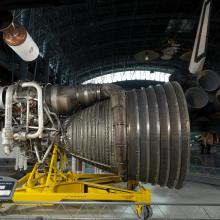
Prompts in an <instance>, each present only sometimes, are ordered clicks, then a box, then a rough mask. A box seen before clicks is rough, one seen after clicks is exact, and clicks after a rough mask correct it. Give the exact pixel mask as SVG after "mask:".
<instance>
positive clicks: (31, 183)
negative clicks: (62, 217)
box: [13, 145, 151, 216]
mask: <svg viewBox="0 0 220 220" xmlns="http://www.w3.org/2000/svg"><path fill="white" fill-rule="evenodd" d="M66 163H67V157H66V154H65V153H64V152H63V151H61V150H60V149H59V148H58V147H57V146H56V145H55V146H54V149H53V154H52V158H51V161H50V165H49V167H48V168H47V169H46V168H44V169H42V170H41V169H40V167H39V165H38V163H36V164H35V166H34V168H33V170H32V172H31V173H28V174H27V175H25V176H24V177H23V178H21V179H20V180H19V181H18V183H17V187H16V190H15V193H14V195H13V201H14V202H19V203H22V202H23V203H28V202H31V203H34V202H36V203H39V202H40V203H42V204H43V203H45V204H48V203H50V202H60V201H82V202H83V201H99V202H101V201H105V202H107V201H109V202H114V201H117V202H120V201H121V202H131V203H134V204H135V205H136V211H137V214H138V215H139V216H141V215H143V210H144V209H145V208H146V207H149V205H150V203H151V192H150V190H148V189H145V188H144V187H143V186H138V187H137V188H138V190H137V191H134V190H129V189H124V188H119V187H114V186H112V185H111V184H113V183H119V182H121V179H120V178H119V177H118V176H115V175H113V174H75V173H73V172H71V171H68V172H65V171H64V170H65V165H66ZM136 184H137V183H132V182H130V183H128V187H129V188H132V185H136ZM145 211H146V210H145ZM148 214H149V213H148Z"/></svg>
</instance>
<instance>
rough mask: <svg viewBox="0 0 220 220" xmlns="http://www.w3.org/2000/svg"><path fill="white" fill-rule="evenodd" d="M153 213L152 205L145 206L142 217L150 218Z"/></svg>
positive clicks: (145, 219) (144, 219)
mask: <svg viewBox="0 0 220 220" xmlns="http://www.w3.org/2000/svg"><path fill="white" fill-rule="evenodd" d="M152 215H153V210H152V208H151V207H150V206H144V207H143V208H142V219H143V220H147V219H149V218H151V217H152Z"/></svg>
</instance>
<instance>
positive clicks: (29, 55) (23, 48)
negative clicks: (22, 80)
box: [8, 32, 39, 61]
mask: <svg viewBox="0 0 220 220" xmlns="http://www.w3.org/2000/svg"><path fill="white" fill-rule="evenodd" d="M8 46H9V47H11V48H12V49H13V50H14V51H15V53H17V54H18V56H20V57H21V59H22V60H24V61H33V60H35V59H37V57H38V55H39V48H38V46H37V45H36V43H35V42H34V41H33V39H32V38H31V36H30V35H29V33H28V32H27V37H26V39H25V41H24V42H23V43H21V44H20V45H17V46H11V45H9V44H8Z"/></svg>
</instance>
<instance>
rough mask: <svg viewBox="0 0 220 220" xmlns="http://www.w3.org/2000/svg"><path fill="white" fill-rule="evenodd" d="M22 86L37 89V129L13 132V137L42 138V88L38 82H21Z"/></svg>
mask: <svg viewBox="0 0 220 220" xmlns="http://www.w3.org/2000/svg"><path fill="white" fill-rule="evenodd" d="M21 87H22V88H27V87H33V88H35V89H36V91H37V102H38V130H37V131H36V132H35V133H24V134H21V133H15V134H14V138H15V139H17V140H19V139H34V138H38V137H39V138H42V133H43V130H44V118H43V94H42V88H41V87H40V85H39V84H37V83H35V82H24V83H22V84H21Z"/></svg>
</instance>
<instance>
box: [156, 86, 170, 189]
mask: <svg viewBox="0 0 220 220" xmlns="http://www.w3.org/2000/svg"><path fill="white" fill-rule="evenodd" d="M154 90H155V93H156V96H157V102H158V108H159V115H160V173H159V179H158V184H159V185H160V186H166V185H167V181H168V178H169V173H170V163H171V161H170V115H169V108H168V103H167V97H166V93H165V91H164V88H163V87H162V86H155V87H154Z"/></svg>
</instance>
